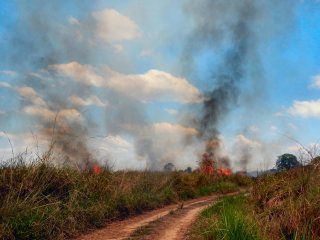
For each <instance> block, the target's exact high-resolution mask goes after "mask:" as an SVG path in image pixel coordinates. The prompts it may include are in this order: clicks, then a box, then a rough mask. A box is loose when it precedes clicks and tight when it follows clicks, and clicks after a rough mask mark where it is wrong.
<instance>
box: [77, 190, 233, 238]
mask: <svg viewBox="0 0 320 240" xmlns="http://www.w3.org/2000/svg"><path fill="white" fill-rule="evenodd" d="M231 194H236V193H231ZM228 195H230V194H228ZM219 196H221V195H214V196H209V197H203V198H198V199H193V200H190V201H185V202H181V203H179V204H174V205H169V206H167V207H164V208H161V209H157V210H154V211H151V212H147V213H145V214H142V215H139V216H136V217H132V218H129V219H127V220H123V221H117V222H114V223H112V224H109V225H108V226H106V227H105V228H103V229H100V230H96V231H94V232H92V233H89V234H87V235H84V236H82V237H80V238H77V240H120V239H146V240H147V239H152V240H158V239H159V240H160V239H163V240H179V239H185V237H184V236H185V233H186V231H187V230H188V229H189V227H190V225H191V224H192V223H193V221H194V220H195V219H196V217H197V215H198V214H199V213H200V211H201V210H202V209H204V208H205V207H207V206H208V205H209V204H211V203H213V202H214V201H216V200H217V199H218V198H219Z"/></svg>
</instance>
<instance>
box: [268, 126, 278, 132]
mask: <svg viewBox="0 0 320 240" xmlns="http://www.w3.org/2000/svg"><path fill="white" fill-rule="evenodd" d="M270 130H271V131H277V130H278V127H277V126H274V125H272V126H270Z"/></svg>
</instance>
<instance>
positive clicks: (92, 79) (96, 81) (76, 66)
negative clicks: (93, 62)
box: [48, 62, 105, 87]
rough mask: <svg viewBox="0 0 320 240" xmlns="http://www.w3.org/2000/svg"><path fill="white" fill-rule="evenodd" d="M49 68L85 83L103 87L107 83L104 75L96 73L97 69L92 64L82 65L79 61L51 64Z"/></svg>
mask: <svg viewBox="0 0 320 240" xmlns="http://www.w3.org/2000/svg"><path fill="white" fill-rule="evenodd" d="M48 68H49V70H51V71H54V72H55V73H57V74H59V75H61V76H67V77H69V78H71V79H73V80H75V81H79V82H81V83H83V84H85V85H90V86H95V87H102V86H103V85H105V80H104V78H103V77H101V76H99V75H97V74H96V71H97V69H95V68H94V67H92V66H90V65H82V64H80V63H78V62H70V63H66V64H53V65H49V67H48Z"/></svg>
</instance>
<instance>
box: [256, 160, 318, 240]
mask: <svg viewBox="0 0 320 240" xmlns="http://www.w3.org/2000/svg"><path fill="white" fill-rule="evenodd" d="M319 182H320V169H319V168H318V167H316V166H315V165H313V164H312V165H309V166H305V167H300V168H296V169H292V170H290V171H286V172H281V173H277V174H275V175H270V176H264V177H260V178H258V179H257V182H256V184H254V187H253V192H252V199H251V202H252V204H254V211H255V213H256V218H257V222H258V223H259V225H260V229H261V230H262V231H263V232H264V233H265V235H267V236H269V237H272V239H319V238H320V225H319V220H320V185H319Z"/></svg>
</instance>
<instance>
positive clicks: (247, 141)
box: [236, 134, 262, 148]
mask: <svg viewBox="0 0 320 240" xmlns="http://www.w3.org/2000/svg"><path fill="white" fill-rule="evenodd" d="M236 142H238V143H239V144H241V145H247V146H250V147H255V148H260V147H261V146H262V145H261V143H260V142H258V141H255V140H252V139H249V138H247V137H246V136H245V135H243V134H239V135H237V136H236Z"/></svg>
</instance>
